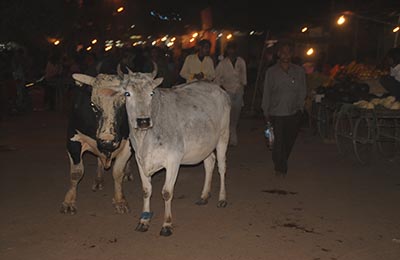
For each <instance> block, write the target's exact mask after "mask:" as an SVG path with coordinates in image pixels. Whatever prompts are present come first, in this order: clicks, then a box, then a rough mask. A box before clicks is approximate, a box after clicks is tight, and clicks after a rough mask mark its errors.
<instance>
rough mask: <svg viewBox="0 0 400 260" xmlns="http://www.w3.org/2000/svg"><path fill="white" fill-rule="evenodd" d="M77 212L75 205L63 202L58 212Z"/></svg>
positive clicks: (72, 213) (71, 213)
mask: <svg viewBox="0 0 400 260" xmlns="http://www.w3.org/2000/svg"><path fill="white" fill-rule="evenodd" d="M76 212H77V210H76V207H75V205H73V204H67V203H63V204H62V205H61V209H60V213H62V214H70V215H75V214H76Z"/></svg>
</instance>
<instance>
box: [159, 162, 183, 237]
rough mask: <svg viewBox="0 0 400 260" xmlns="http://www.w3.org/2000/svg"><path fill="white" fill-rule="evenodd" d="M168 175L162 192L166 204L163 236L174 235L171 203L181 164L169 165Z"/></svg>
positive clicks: (161, 233) (161, 232)
mask: <svg viewBox="0 0 400 260" xmlns="http://www.w3.org/2000/svg"><path fill="white" fill-rule="evenodd" d="M166 170H167V173H166V175H165V183H164V187H163V190H162V197H163V199H164V202H165V214H164V224H163V226H162V229H161V231H160V235H161V236H170V235H172V212H171V203H172V198H173V197H174V186H175V182H176V178H177V177H178V171H179V163H178V162H174V163H169V164H168V166H167V167H166Z"/></svg>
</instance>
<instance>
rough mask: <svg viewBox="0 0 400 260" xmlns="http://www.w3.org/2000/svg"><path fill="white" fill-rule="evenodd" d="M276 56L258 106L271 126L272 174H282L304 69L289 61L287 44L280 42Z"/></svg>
mask: <svg viewBox="0 0 400 260" xmlns="http://www.w3.org/2000/svg"><path fill="white" fill-rule="evenodd" d="M278 58H279V60H278V63H277V64H275V65H274V66H272V67H270V68H269V69H268V70H267V72H266V76H265V81H264V94H263V100H262V109H263V111H264V116H265V119H266V121H267V122H271V123H272V126H273V127H274V135H275V141H274V145H273V148H272V160H273V162H274V166H275V174H276V175H278V176H285V175H286V173H287V170H288V159H289V155H290V152H291V150H292V148H293V145H294V143H295V141H296V137H297V134H298V132H299V130H300V123H301V114H302V112H301V111H302V110H303V107H304V100H305V98H306V92H307V86H306V77H305V73H304V69H303V68H302V67H300V66H298V65H295V64H293V63H291V58H292V51H291V48H290V46H289V45H288V44H283V45H281V46H280V48H279V50H278Z"/></svg>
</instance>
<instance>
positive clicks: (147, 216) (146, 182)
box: [135, 160, 153, 232]
mask: <svg viewBox="0 0 400 260" xmlns="http://www.w3.org/2000/svg"><path fill="white" fill-rule="evenodd" d="M136 161H137V162H138V160H136ZM138 168H139V174H140V179H141V180H142V188H143V210H142V214H141V216H140V220H139V224H138V225H137V226H136V229H135V230H136V231H140V232H146V231H147V230H148V229H149V227H150V220H151V217H152V216H153V212H151V211H150V198H151V192H152V186H151V176H146V175H145V174H144V172H143V170H142V167H141V166H140V163H138Z"/></svg>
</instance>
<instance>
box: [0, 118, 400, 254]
mask: <svg viewBox="0 0 400 260" xmlns="http://www.w3.org/2000/svg"><path fill="white" fill-rule="evenodd" d="M240 123H241V125H240V131H239V134H240V136H239V137H240V138H239V141H240V143H239V146H237V147H235V148H231V149H230V150H229V155H228V178H227V190H228V201H229V205H228V207H227V208H225V209H218V208H217V207H216V204H217V197H218V194H217V192H218V185H219V178H218V174H217V172H216V171H215V173H214V178H213V189H212V191H213V193H212V195H213V196H212V198H211V200H210V202H209V204H208V205H206V206H197V205H195V204H194V202H195V201H196V199H197V198H198V197H199V195H200V192H201V188H202V184H203V176H204V175H203V167H202V165H199V166H195V167H182V168H181V170H180V175H179V178H178V181H177V185H176V188H175V199H174V201H173V216H174V226H175V228H174V234H173V235H172V236H171V237H167V238H166V237H160V236H159V231H160V229H161V225H162V216H163V212H164V205H163V201H162V198H161V187H162V184H163V181H164V173H163V172H161V173H160V174H158V175H156V176H155V177H154V178H153V198H152V210H153V211H154V217H153V219H152V223H151V227H150V230H149V231H148V232H147V233H138V232H135V231H134V228H135V226H136V224H137V221H138V218H139V214H140V211H141V207H142V199H141V188H140V180H139V176H138V174H137V169H136V165H135V164H133V167H132V168H133V170H134V177H135V180H134V181H133V182H127V183H125V184H124V189H125V194H126V197H127V200H128V202H129V205H130V208H131V213H129V214H126V215H117V214H115V213H114V209H113V207H112V204H111V199H112V195H113V183H112V176H111V174H110V173H109V172H107V174H106V176H105V181H106V184H105V189H104V190H103V191H98V192H92V191H91V184H92V181H93V179H94V175H95V168H96V160H95V159H94V157H93V156H91V155H86V156H85V166H86V173H85V176H84V178H83V180H82V181H81V183H80V185H79V188H78V200H77V205H78V214H77V215H75V216H68V215H62V214H60V213H59V208H60V204H61V202H62V200H63V196H64V193H65V192H66V190H67V187H68V174H69V173H68V169H69V165H68V158H67V155H66V152H65V151H66V150H65V144H64V143H65V141H64V139H65V125H66V121H65V118H64V116H62V115H60V114H56V113H54V114H50V113H45V112H42V113H34V114H32V115H30V116H24V117H14V118H11V119H10V120H9V121H7V122H5V123H2V125H1V129H0V145H1V146H0V160H1V170H0V178H1V181H0V185H1V188H0V202H1V203H0V206H1V214H0V220H1V222H0V230H1V233H0V259H4V260H11V259H12V260H14V259H21V260H26V259H29V260H35V259H38V260H39V259H40V260H47V259H49V260H50V259H60V260H63V259H71V260H78V259H82V260H83V259H97V260H103V259H104V260H105V259H118V260H119V259H177V260H179V259H185V260H190V259H207V260H213V259H272V260H275V259H279V260H283V259H290V260H303V259H304V260H317V259H320V260H322V259H328V260H334V259H340V260H344V259H346V260H347V259H349V260H350V259H351V260H358V259H360V260H378V259H382V260H398V259H400V206H399V205H400V204H399V201H400V160H399V159H398V158H397V159H395V160H380V161H379V162H376V163H374V164H373V165H371V166H368V167H362V166H360V165H358V164H356V163H354V162H353V161H351V160H348V159H343V158H340V157H339V156H338V155H337V153H336V149H335V146H334V145H328V144H322V143H321V142H320V141H319V140H318V138H317V137H313V136H312V135H310V134H308V133H307V131H303V132H302V133H301V135H300V137H299V139H298V140H297V143H296V146H295V149H294V151H293V154H292V158H291V161H290V166H289V167H290V169H289V175H288V177H287V178H286V179H284V180H280V179H276V178H275V177H274V176H273V174H272V162H271V159H270V154H269V151H268V150H267V149H266V147H265V144H264V139H263V136H262V130H263V124H262V122H260V121H258V120H254V119H242V120H241V122H240ZM278 188H279V189H282V190H285V191H288V194H286V195H279V194H274V193H270V192H268V191H270V190H273V189H278Z"/></svg>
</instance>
